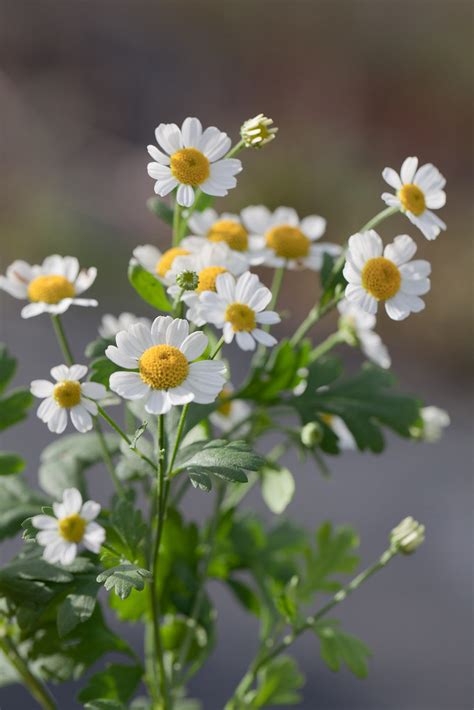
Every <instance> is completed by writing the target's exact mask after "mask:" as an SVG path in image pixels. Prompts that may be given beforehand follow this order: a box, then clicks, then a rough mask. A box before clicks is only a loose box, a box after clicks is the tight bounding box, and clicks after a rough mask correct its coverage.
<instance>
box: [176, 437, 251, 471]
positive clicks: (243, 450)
mask: <svg viewBox="0 0 474 710" xmlns="http://www.w3.org/2000/svg"><path fill="white" fill-rule="evenodd" d="M189 454H190V455H189V458H188V456H187V451H186V449H184V450H183V451H182V457H181V460H180V465H179V469H183V468H193V469H199V470H203V469H208V472H209V473H212V472H213V470H214V471H215V470H216V469H224V470H229V469H234V470H236V471H240V472H242V469H243V470H244V471H258V470H259V468H261V466H262V465H263V463H264V459H263V458H262V457H261V456H259V455H258V454H256V453H255V452H254V451H252V450H251V449H250V447H249V446H248V444H246V443H245V441H230V442H229V441H225V440H224V439H215V440H214V441H208V442H199V448H198V450H197V451H196V447H195V446H194V445H192V446H191V447H189ZM240 480H241V481H244V480H247V477H245V479H243V478H241V479H240Z"/></svg>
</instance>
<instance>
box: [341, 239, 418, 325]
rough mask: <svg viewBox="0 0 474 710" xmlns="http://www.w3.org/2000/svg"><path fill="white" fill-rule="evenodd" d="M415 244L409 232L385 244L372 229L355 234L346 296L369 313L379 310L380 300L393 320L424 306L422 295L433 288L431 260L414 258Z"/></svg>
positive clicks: (348, 257)
mask: <svg viewBox="0 0 474 710" xmlns="http://www.w3.org/2000/svg"><path fill="white" fill-rule="evenodd" d="M415 252H416V244H415V242H414V241H413V239H412V238H411V237H409V236H408V235H407V234H401V235H400V236H398V237H395V239H394V240H393V242H392V244H389V245H388V246H386V247H385V249H384V248H383V244H382V240H381V238H380V237H379V235H378V234H377V232H375V231H374V230H373V229H371V230H370V231H368V232H362V233H361V234H353V235H352V237H350V239H349V247H348V250H347V255H346V263H345V266H344V277H345V279H346V281H348V282H349V283H348V285H347V286H346V291H345V296H346V298H347V300H348V301H350V302H351V303H355V304H356V305H358V306H360V308H362V310H364V311H366V312H367V313H371V314H375V313H377V307H378V303H379V301H382V302H384V303H385V310H386V311H387V314H388V315H389V316H390V318H393V320H403V319H404V318H407V317H408V316H409V315H410V313H418V312H419V311H422V310H423V308H424V307H425V303H424V301H423V300H422V299H421V298H420V296H422V295H424V294H425V293H428V291H429V290H430V280H429V278H428V276H429V275H430V272H431V266H430V264H429V262H428V261H424V260H422V259H417V260H414V261H411V259H412V257H413V256H414V255H415Z"/></svg>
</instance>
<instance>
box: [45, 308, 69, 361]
mask: <svg viewBox="0 0 474 710" xmlns="http://www.w3.org/2000/svg"><path fill="white" fill-rule="evenodd" d="M51 322H52V324H53V328H54V332H55V333H56V338H57V339H58V343H59V347H60V348H61V351H62V354H63V355H64V359H65V361H66V365H69V366H71V365H73V364H74V357H73V354H72V351H71V348H70V347H69V343H68V340H67V338H66V333H65V332H64V328H63V324H62V321H61V317H60V316H51Z"/></svg>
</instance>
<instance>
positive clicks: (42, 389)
mask: <svg viewBox="0 0 474 710" xmlns="http://www.w3.org/2000/svg"><path fill="white" fill-rule="evenodd" d="M53 390H54V385H53V383H52V382H48V380H33V382H32V383H31V385H30V392H31V394H32V395H34V396H35V397H50V396H51V395H52V394H53Z"/></svg>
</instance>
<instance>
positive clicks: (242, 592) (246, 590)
mask: <svg viewBox="0 0 474 710" xmlns="http://www.w3.org/2000/svg"><path fill="white" fill-rule="evenodd" d="M226 584H227V586H228V587H229V589H231V591H232V592H233V593H234V595H235V597H236V599H237V600H238V601H239V602H240V604H241V605H242V606H243V607H244V609H247V611H250V613H251V614H255V616H259V614H260V606H261V605H260V599H259V598H258V596H257V595H256V594H255V592H254V590H253V589H252V588H251V587H249V586H248V584H244V582H241V581H240V580H239V579H235V578H233V577H229V578H228V579H226Z"/></svg>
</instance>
